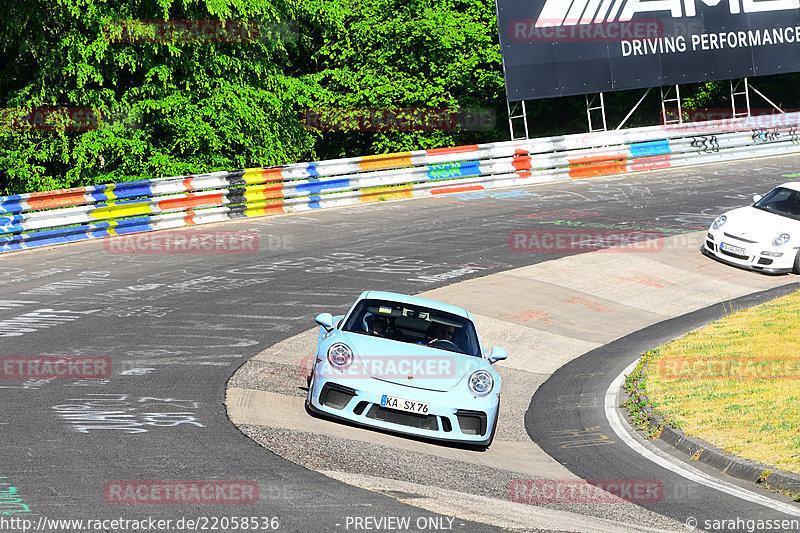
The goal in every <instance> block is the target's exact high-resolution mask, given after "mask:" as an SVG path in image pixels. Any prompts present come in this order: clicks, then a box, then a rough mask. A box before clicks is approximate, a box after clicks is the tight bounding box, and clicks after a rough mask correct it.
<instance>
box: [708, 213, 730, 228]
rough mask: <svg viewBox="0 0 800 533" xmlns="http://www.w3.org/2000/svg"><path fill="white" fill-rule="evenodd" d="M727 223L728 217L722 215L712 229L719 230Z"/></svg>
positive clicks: (715, 221)
mask: <svg viewBox="0 0 800 533" xmlns="http://www.w3.org/2000/svg"><path fill="white" fill-rule="evenodd" d="M727 221H728V217H727V216H725V215H720V216H718V217H717V219H716V220H714V223H713V224H712V225H711V227H712V228H714V229H719V228H721V227H722V226H724V225H725V223H726V222H727Z"/></svg>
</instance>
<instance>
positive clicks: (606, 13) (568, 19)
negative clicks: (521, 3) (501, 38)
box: [536, 0, 800, 28]
mask: <svg viewBox="0 0 800 533" xmlns="http://www.w3.org/2000/svg"><path fill="white" fill-rule="evenodd" d="M697 3H701V4H705V5H706V6H709V7H716V6H718V5H719V4H723V3H727V4H728V8H729V9H730V12H731V14H733V15H738V14H740V13H765V12H770V11H785V10H791V9H800V0H547V2H546V3H545V5H544V8H543V9H542V12H541V14H540V15H539V19H538V20H537V21H536V27H537V28H543V27H547V26H575V25H577V24H592V23H600V22H603V20H604V19H605V21H606V22H613V21H615V20H620V21H623V22H625V21H628V20H631V19H632V18H633V16H634V15H636V14H637V13H643V12H649V13H652V12H658V11H669V12H670V13H671V14H672V16H673V17H674V18H681V17H694V16H695V15H697V6H696V4H697ZM618 16H619V18H617V17H618Z"/></svg>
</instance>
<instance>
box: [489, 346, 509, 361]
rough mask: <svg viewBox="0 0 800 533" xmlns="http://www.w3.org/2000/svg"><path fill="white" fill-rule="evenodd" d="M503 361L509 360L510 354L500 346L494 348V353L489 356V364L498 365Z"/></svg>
mask: <svg viewBox="0 0 800 533" xmlns="http://www.w3.org/2000/svg"><path fill="white" fill-rule="evenodd" d="M503 359H508V353H507V352H506V351H505V350H504V349H502V348H501V347H499V346H495V347H494V348H492V353H490V354H489V362H490V363H496V362H497V361H502V360H503Z"/></svg>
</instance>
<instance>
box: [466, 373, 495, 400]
mask: <svg viewBox="0 0 800 533" xmlns="http://www.w3.org/2000/svg"><path fill="white" fill-rule="evenodd" d="M468 383H469V390H471V391H472V394H474V395H475V396H486V395H488V394H490V393H491V392H492V389H493V388H494V378H492V375H491V374H490V373H489V372H487V371H486V370H478V371H476V372H473V373H472V375H471V376H470V377H469V382H468Z"/></svg>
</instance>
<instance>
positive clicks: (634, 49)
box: [497, 0, 800, 102]
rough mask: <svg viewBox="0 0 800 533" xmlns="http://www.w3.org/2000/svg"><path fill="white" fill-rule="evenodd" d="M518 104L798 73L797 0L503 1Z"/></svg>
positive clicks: (503, 40)
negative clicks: (563, 97) (582, 95)
mask: <svg viewBox="0 0 800 533" xmlns="http://www.w3.org/2000/svg"><path fill="white" fill-rule="evenodd" d="M497 24H498V28H499V32H500V46H501V49H502V53H503V69H504V73H505V80H506V94H507V95H508V99H509V100H510V101H512V102H516V101H520V100H532V99H536V98H550V97H554V96H568V95H575V94H591V93H597V92H606V91H619V90H624V89H636V88H643V87H656V86H661V85H674V84H683V83H695V82H703V81H712V80H723V79H736V78H743V77H751V76H766V75H770V74H783V73H787V72H798V71H800V0H497Z"/></svg>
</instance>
